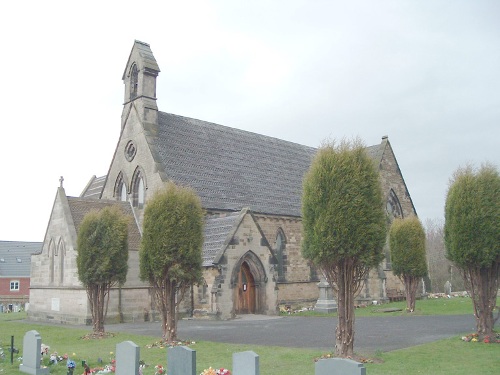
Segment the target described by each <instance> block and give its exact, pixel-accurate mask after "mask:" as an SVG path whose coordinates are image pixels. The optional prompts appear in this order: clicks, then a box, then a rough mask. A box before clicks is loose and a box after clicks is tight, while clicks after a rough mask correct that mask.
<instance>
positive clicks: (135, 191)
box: [132, 168, 146, 208]
mask: <svg viewBox="0 0 500 375" xmlns="http://www.w3.org/2000/svg"><path fill="white" fill-rule="evenodd" d="M132 195H133V199H132V205H133V206H134V207H137V208H143V207H144V202H145V199H146V185H145V182H144V175H143V173H142V172H141V169H140V168H137V169H136V170H135V172H134V177H133V179H132Z"/></svg>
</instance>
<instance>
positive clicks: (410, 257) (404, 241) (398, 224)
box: [389, 216, 427, 312]
mask: <svg viewBox="0 0 500 375" xmlns="http://www.w3.org/2000/svg"><path fill="white" fill-rule="evenodd" d="M389 245H390V248H391V260H392V271H393V272H394V274H395V275H396V276H398V277H399V279H400V280H401V281H402V282H403V284H404V286H405V293H406V310H407V311H409V312H413V311H415V300H416V296H417V288H418V284H419V283H420V280H421V279H422V277H424V276H426V275H427V262H426V256H425V231H424V227H423V226H422V224H421V223H420V220H419V219H418V218H417V217H416V216H409V217H407V218H404V219H396V220H394V221H393V222H392V225H391V229H390V231H389Z"/></svg>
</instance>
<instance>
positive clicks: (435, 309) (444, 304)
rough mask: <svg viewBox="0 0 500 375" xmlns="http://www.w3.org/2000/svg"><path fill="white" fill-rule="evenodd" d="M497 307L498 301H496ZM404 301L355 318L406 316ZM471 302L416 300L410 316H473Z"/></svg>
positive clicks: (309, 313)
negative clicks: (385, 310)
mask: <svg viewBox="0 0 500 375" xmlns="http://www.w3.org/2000/svg"><path fill="white" fill-rule="evenodd" d="M497 305H498V301H497ZM388 308H397V309H401V310H402V311H395V312H381V311H380V310H381V309H388ZM405 310H406V301H401V302H391V303H386V304H383V305H370V306H367V307H360V308H358V309H356V316H357V317H359V316H398V315H399V316H400V315H406V314H408V313H407V312H406V311H405ZM473 311H474V310H473V307H472V300H471V299H470V298H468V297H465V298H462V297H457V298H451V299H448V298H436V299H424V300H417V302H416V304H415V311H414V312H413V313H412V315H466V314H473ZM291 316H318V317H321V316H325V317H332V316H333V317H334V316H337V314H336V313H331V314H325V313H317V312H314V311H304V312H300V313H295V314H292V315H291Z"/></svg>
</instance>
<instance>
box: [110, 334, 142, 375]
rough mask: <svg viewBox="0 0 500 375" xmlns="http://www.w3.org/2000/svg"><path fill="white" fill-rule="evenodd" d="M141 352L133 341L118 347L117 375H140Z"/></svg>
mask: <svg viewBox="0 0 500 375" xmlns="http://www.w3.org/2000/svg"><path fill="white" fill-rule="evenodd" d="M139 361H140V350H139V347H138V346H137V345H136V344H135V343H133V342H132V341H123V342H121V343H119V344H117V345H116V375H138V374H139Z"/></svg>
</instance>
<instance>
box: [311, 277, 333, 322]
mask: <svg viewBox="0 0 500 375" xmlns="http://www.w3.org/2000/svg"><path fill="white" fill-rule="evenodd" d="M317 285H318V288H319V297H318V301H317V302H316V305H315V306H314V311H318V312H323V313H332V312H335V311H337V301H335V298H334V297H333V289H332V287H331V286H330V284H329V283H328V281H326V279H325V278H324V277H323V276H322V277H321V281H320V282H319V283H318V284H317Z"/></svg>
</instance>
